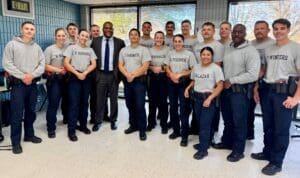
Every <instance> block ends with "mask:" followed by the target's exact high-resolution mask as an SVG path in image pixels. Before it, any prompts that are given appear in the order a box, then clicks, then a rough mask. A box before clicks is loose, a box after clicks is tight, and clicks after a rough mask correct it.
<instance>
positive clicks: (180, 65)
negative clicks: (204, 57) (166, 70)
mask: <svg viewBox="0 0 300 178" xmlns="http://www.w3.org/2000/svg"><path fill="white" fill-rule="evenodd" d="M196 63H197V62H196V59H195V56H194V54H193V53H192V52H190V51H188V50H186V49H184V50H182V51H180V52H177V51H176V50H174V49H173V50H171V51H170V52H169V55H168V59H167V60H166V61H165V64H166V65H168V66H170V69H171V71H172V72H173V73H182V72H184V71H187V70H190V69H192V68H193V66H194V65H195V64H196Z"/></svg>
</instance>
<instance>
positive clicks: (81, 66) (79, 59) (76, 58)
mask: <svg viewBox="0 0 300 178" xmlns="http://www.w3.org/2000/svg"><path fill="white" fill-rule="evenodd" d="M63 54H64V56H65V57H68V58H70V59H71V65H72V66H73V67H74V68H75V69H76V70H78V71H80V72H84V71H85V70H86V69H87V68H88V66H89V65H90V64H91V61H92V60H96V59H97V56H96V54H95V52H94V51H93V49H92V48H90V47H85V48H82V47H80V46H79V45H78V44H76V45H71V46H69V47H68V48H67V49H66V51H65V52H64V53H63Z"/></svg>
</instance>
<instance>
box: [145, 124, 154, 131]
mask: <svg viewBox="0 0 300 178" xmlns="http://www.w3.org/2000/svg"><path fill="white" fill-rule="evenodd" d="M154 127H155V126H151V125H148V126H147V128H146V131H148V132H150V131H151V130H152V129H154Z"/></svg>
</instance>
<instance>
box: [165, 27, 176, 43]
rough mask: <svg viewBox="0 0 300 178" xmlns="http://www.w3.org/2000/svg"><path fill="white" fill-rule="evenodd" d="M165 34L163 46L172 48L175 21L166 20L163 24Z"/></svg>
mask: <svg viewBox="0 0 300 178" xmlns="http://www.w3.org/2000/svg"><path fill="white" fill-rule="evenodd" d="M165 30H166V35H165V46H167V47H169V48H170V49H173V36H174V31H175V23H174V22H173V21H168V22H167V23H166V25H165Z"/></svg>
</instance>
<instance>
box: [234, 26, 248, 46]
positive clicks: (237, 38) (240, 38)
mask: <svg viewBox="0 0 300 178" xmlns="http://www.w3.org/2000/svg"><path fill="white" fill-rule="evenodd" d="M245 37H246V28H245V27H244V26H243V25H241V24H238V25H235V26H234V27H233V30H232V34H231V38H232V41H233V43H234V44H236V45H240V44H242V43H243V42H244V41H245Z"/></svg>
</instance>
